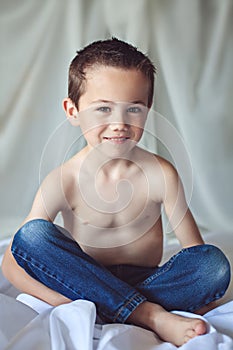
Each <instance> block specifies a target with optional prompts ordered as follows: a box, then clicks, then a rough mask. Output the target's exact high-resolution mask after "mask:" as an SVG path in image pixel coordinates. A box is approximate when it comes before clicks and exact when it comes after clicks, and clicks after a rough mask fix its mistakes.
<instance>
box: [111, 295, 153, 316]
mask: <svg viewBox="0 0 233 350" xmlns="http://www.w3.org/2000/svg"><path fill="white" fill-rule="evenodd" d="M138 298H139V299H140V301H139V300H138V302H137V299H138ZM133 300H134V301H135V303H134V304H132V306H131V308H132V309H131V310H130V309H128V311H129V314H131V313H132V312H133V311H134V310H135V308H136V307H137V306H138V305H139V304H141V303H142V302H143V301H146V298H145V297H144V296H142V295H141V294H140V293H134V294H133V295H132V297H131V298H130V299H128V300H127V301H126V303H124V304H123V305H122V306H121V307H120V308H119V310H118V312H117V313H116V314H115V316H114V318H113V322H116V321H117V319H118V318H120V319H121V320H122V322H124V321H125V319H126V318H128V317H129V315H126V317H125V318H124V319H123V317H122V316H121V317H119V316H120V315H121V313H122V311H123V310H124V309H127V307H128V305H129V304H130V303H132V301H133Z"/></svg>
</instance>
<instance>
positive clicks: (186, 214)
mask: <svg viewBox="0 0 233 350" xmlns="http://www.w3.org/2000/svg"><path fill="white" fill-rule="evenodd" d="M162 169H163V177H164V179H165V187H164V188H165V190H164V193H163V204H164V209H165V212H166V215H167V217H168V220H169V223H170V225H171V227H172V229H173V230H174V232H175V235H176V237H177V238H178V240H179V242H180V244H181V245H182V247H183V248H185V247H190V246H194V245H198V244H204V241H203V239H202V237H201V234H200V231H199V229H198V227H197V224H196V222H195V220H194V218H193V216H192V213H191V211H190V210H189V208H188V205H187V203H186V199H185V194H184V189H183V186H182V183H181V180H180V178H179V176H178V174H177V171H176V170H175V169H174V167H173V166H172V165H171V164H170V163H168V162H166V161H165V162H164V163H163V164H162Z"/></svg>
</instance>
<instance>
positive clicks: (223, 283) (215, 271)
mask: <svg viewBox="0 0 233 350" xmlns="http://www.w3.org/2000/svg"><path fill="white" fill-rule="evenodd" d="M202 255H203V256H202V258H201V262H202V267H201V270H202V278H203V280H204V281H205V283H206V285H208V286H209V288H210V289H215V288H216V289H221V290H222V292H225V291H226V289H227V287H228V285H229V283H230V279H231V267H230V263H229V261H228V259H227V257H226V256H225V254H224V253H223V252H222V251H221V250H220V249H219V248H217V247H215V246H213V245H209V244H205V245H203V246H202Z"/></svg>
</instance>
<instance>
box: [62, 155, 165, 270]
mask: <svg viewBox="0 0 233 350" xmlns="http://www.w3.org/2000/svg"><path fill="white" fill-rule="evenodd" d="M80 159H81V156H80V157H79V158H78V159H76V158H74V159H72V160H70V162H68V164H67V165H66V164H65V165H64V167H66V168H67V169H65V171H67V172H70V176H67V175H66V178H69V179H70V180H69V181H72V185H69V186H65V188H68V189H69V190H65V196H66V200H67V204H68V205H67V208H66V210H64V211H63V212H62V215H63V219H64V227H65V228H66V229H67V230H68V231H69V232H70V233H71V235H72V236H73V238H74V239H75V240H76V241H77V242H78V243H79V245H80V246H81V247H82V249H83V250H84V251H85V252H86V253H87V254H89V255H91V256H92V257H93V258H95V259H96V260H97V261H99V262H100V263H102V264H104V265H115V264H131V265H140V266H157V265H158V264H159V262H160V260H161V257H162V250H163V234H162V223H161V191H162V189H161V177H162V176H161V175H162V172H161V169H160V167H159V164H158V160H155V156H154V155H152V154H150V153H148V152H146V151H143V150H140V149H139V150H138V158H137V159H143V160H140V161H139V162H137V159H136V161H135V162H134V163H132V164H131V163H129V166H128V169H127V172H125V173H124V174H123V175H122V176H121V177H120V178H106V177H105V176H104V175H103V174H102V175H101V174H98V173H96V172H94V173H95V175H94V174H92V173H91V172H89V171H88V170H86V169H85V168H84V167H83V166H82V174H83V175H84V177H83V178H81V177H80V176H79V174H80V173H79V171H77V172H75V173H74V172H73V170H71V169H76V170H77V169H79V170H80V167H81V165H80V164H82V163H81V162H80ZM135 164H136V165H135ZM151 164H152V165H151ZM151 167H152V168H151ZM156 169H157V171H156ZM156 173H157V175H156ZM126 174H127V176H126ZM66 185H67V184H66ZM117 186H118V187H117ZM71 189H72V190H71Z"/></svg>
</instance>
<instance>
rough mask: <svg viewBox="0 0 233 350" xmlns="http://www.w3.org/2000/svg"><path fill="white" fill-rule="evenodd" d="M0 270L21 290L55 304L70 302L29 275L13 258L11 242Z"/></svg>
mask: <svg viewBox="0 0 233 350" xmlns="http://www.w3.org/2000/svg"><path fill="white" fill-rule="evenodd" d="M2 272H3V275H4V276H5V277H6V278H7V279H8V280H9V282H10V283H11V284H12V285H13V286H14V287H15V288H17V289H18V290H20V291H21V292H24V293H27V294H30V295H33V296H35V297H36V298H39V299H41V300H44V301H45V302H47V303H48V304H51V305H54V306H56V305H60V304H64V303H68V302H70V300H69V299H67V298H66V297H64V296H63V295H61V294H59V293H57V292H55V291H53V290H52V289H50V288H48V287H46V286H45V285H43V284H42V283H40V282H38V281H37V280H35V279H34V278H32V277H31V276H29V275H28V274H27V273H26V272H25V271H24V270H23V269H22V268H21V267H20V266H19V265H18V264H17V262H16V260H15V259H14V257H13V255H12V253H11V244H10V245H9V247H8V248H7V251H6V253H5V255H4V258H3V261H2Z"/></svg>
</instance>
